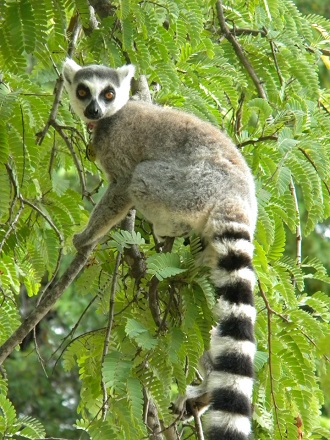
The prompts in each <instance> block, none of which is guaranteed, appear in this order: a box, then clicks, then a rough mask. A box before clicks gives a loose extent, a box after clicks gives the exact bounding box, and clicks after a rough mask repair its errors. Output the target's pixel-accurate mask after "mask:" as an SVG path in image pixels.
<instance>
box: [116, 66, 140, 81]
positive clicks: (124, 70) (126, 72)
mask: <svg viewBox="0 0 330 440" xmlns="http://www.w3.org/2000/svg"><path fill="white" fill-rule="evenodd" d="M116 70H117V72H118V75H119V78H120V79H121V81H123V80H129V81H130V80H131V79H132V78H133V76H134V74H135V66H134V65H133V64H127V65H126V66H122V67H118V69H116Z"/></svg>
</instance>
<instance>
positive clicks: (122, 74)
mask: <svg viewBox="0 0 330 440" xmlns="http://www.w3.org/2000/svg"><path fill="white" fill-rule="evenodd" d="M90 68H91V69H90ZM91 71H92V72H93V73H92V74H91ZM134 73H135V67H134V66H133V65H132V64H129V65H126V66H122V67H119V68H118V69H111V68H107V67H104V66H96V65H92V66H86V67H81V66H79V65H78V64H77V63H76V62H75V61H73V60H72V59H70V58H67V59H66V60H65V62H64V65H63V79H64V85H65V88H66V90H67V92H68V94H69V97H70V104H71V106H72V109H73V110H74V112H75V113H76V114H77V115H78V116H79V117H80V118H81V119H83V120H84V121H85V122H92V121H95V120H99V119H101V118H105V117H108V116H112V115H113V114H115V113H116V112H117V111H118V110H120V109H121V108H122V107H123V106H124V105H125V104H126V103H127V101H128V100H129V92H130V83H131V79H132V78H133V76H134ZM78 85H83V86H84V87H86V88H88V90H89V92H90V97H89V99H79V97H78V96H77V94H76V91H77V86H78ZM107 87H111V88H112V89H113V90H114V92H115V98H114V99H113V100H112V101H109V102H106V101H104V100H103V99H100V96H101V94H102V91H104V90H105V89H106V88H107ZM92 100H95V101H96V102H97V105H98V107H99V109H100V112H99V114H98V116H97V117H96V118H93V119H92V118H89V117H88V116H86V115H85V114H84V112H85V110H86V107H87V106H88V105H89V103H90V102H91V101H92Z"/></svg>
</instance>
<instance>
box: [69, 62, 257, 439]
mask: <svg viewBox="0 0 330 440" xmlns="http://www.w3.org/2000/svg"><path fill="white" fill-rule="evenodd" d="M133 75H134V67H133V66H123V67H121V68H119V69H111V68H107V67H104V66H97V65H92V66H87V67H81V66H79V65H78V64H76V63H75V62H74V61H73V60H66V61H65V63H64V67H63V78H64V83H65V87H66V89H67V91H68V93H69V97H70V103H71V106H72V108H73V109H74V111H75V112H76V113H77V114H78V115H79V116H80V117H81V118H82V119H83V120H84V121H86V122H87V123H89V124H91V125H93V127H94V129H93V138H92V144H93V147H94V150H95V155H96V160H97V162H98V163H99V165H100V166H101V167H102V168H103V170H104V172H105V173H106V175H107V177H108V180H109V182H110V185H109V186H108V187H107V189H106V191H105V193H104V195H103V196H102V198H101V200H100V201H99V203H98V204H97V205H96V207H95V208H94V210H93V212H92V214H91V216H90V219H89V222H88V224H87V226H86V227H85V229H84V230H83V231H82V232H80V233H78V234H76V235H75V236H74V237H73V243H74V245H75V247H76V248H77V250H78V251H80V250H81V249H84V248H85V247H93V246H95V245H96V243H97V242H98V240H99V239H101V238H102V237H103V236H104V235H105V234H106V233H107V232H108V231H109V230H110V229H111V228H112V227H113V226H115V225H116V224H117V223H118V222H119V221H120V220H122V219H123V218H124V217H125V216H126V214H127V212H128V210H129V209H131V208H132V207H135V208H136V209H138V210H139V212H140V213H141V214H142V215H143V216H144V217H145V218H146V219H147V220H149V221H150V222H151V223H152V225H153V229H154V234H155V235H156V237H159V238H160V239H161V238H162V237H166V236H168V237H177V236H187V235H188V234H189V233H190V232H191V231H194V232H195V233H197V234H199V235H200V236H201V237H202V240H203V243H205V251H204V252H203V258H204V261H203V263H204V264H206V265H208V266H209V267H210V268H211V276H212V280H213V282H214V286H215V290H216V293H217V297H218V301H217V307H216V310H215V313H216V315H217V319H218V325H217V326H216V328H215V329H213V332H212V337H211V345H210V350H209V352H208V353H205V354H204V356H203V357H202V359H201V367H202V369H203V371H204V373H205V374H204V378H205V380H204V382H203V384H202V385H200V386H199V387H192V386H189V387H188V389H187V393H186V396H181V397H180V398H179V399H178V402H176V404H175V405H174V406H175V407H176V409H177V410H178V411H180V412H182V410H183V408H184V407H185V406H186V407H188V406H189V402H190V401H193V402H194V404H197V407H198V408H200V407H205V406H206V407H208V409H209V410H208V411H207V412H206V414H205V416H204V417H205V420H206V430H207V435H208V439H209V440H247V439H248V437H249V433H250V419H251V394H252V385H253V358H254V354H255V342H254V332H253V327H254V321H255V308H254V305H253V294H252V292H253V286H254V283H255V276H254V272H253V268H252V254H253V246H252V238H253V233H254V228H255V223H256V214H257V207H256V199H255V189H254V182H253V178H252V175H251V172H250V170H249V168H248V166H247V164H246V162H245V160H244V158H243V157H242V155H241V153H240V152H239V151H238V150H237V148H236V146H235V145H234V144H233V143H232V141H231V140H230V139H229V138H228V137H227V136H226V135H225V134H224V133H222V132H221V131H220V130H218V129H217V128H216V127H213V126H212V125H211V124H208V123H206V122H204V121H201V120H200V119H198V118H196V117H195V116H193V115H190V114H187V113H184V112H180V111H177V110H174V109H171V108H168V107H159V106H157V105H153V104H147V103H144V102H135V101H129V88H130V81H131V78H132V76H133Z"/></svg>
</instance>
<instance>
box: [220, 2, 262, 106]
mask: <svg viewBox="0 0 330 440" xmlns="http://www.w3.org/2000/svg"><path fill="white" fill-rule="evenodd" d="M216 8H217V15H218V21H219V25H220V29H221V32H222V34H223V35H224V37H225V38H226V39H227V40H228V41H229V42H230V44H231V45H232V46H233V49H234V51H235V53H236V55H237V57H238V59H239V60H240V61H241V63H242V64H243V66H244V67H245V69H246V70H247V72H248V74H249V76H250V78H251V79H252V81H253V83H254V85H255V87H256V89H257V92H258V95H259V97H260V98H263V99H266V100H267V95H266V92H265V90H264V88H263V86H262V83H261V81H260V79H259V78H258V76H257V74H256V72H255V71H254V69H253V67H252V65H251V64H250V61H249V60H248V59H247V57H246V56H245V54H244V51H243V49H242V47H241V45H240V44H239V43H238V41H237V40H236V38H235V36H234V35H233V33H232V32H231V31H230V29H229V27H228V26H227V23H226V20H225V16H224V12H223V6H222V1H221V0H218V1H217V2H216Z"/></svg>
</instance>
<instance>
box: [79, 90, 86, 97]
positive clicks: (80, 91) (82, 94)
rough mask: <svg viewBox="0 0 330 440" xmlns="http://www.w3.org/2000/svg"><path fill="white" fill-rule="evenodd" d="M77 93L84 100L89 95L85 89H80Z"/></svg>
mask: <svg viewBox="0 0 330 440" xmlns="http://www.w3.org/2000/svg"><path fill="white" fill-rule="evenodd" d="M77 93H78V95H79V96H80V98H84V97H85V96H86V95H87V91H86V90H84V89H78V90H77Z"/></svg>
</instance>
